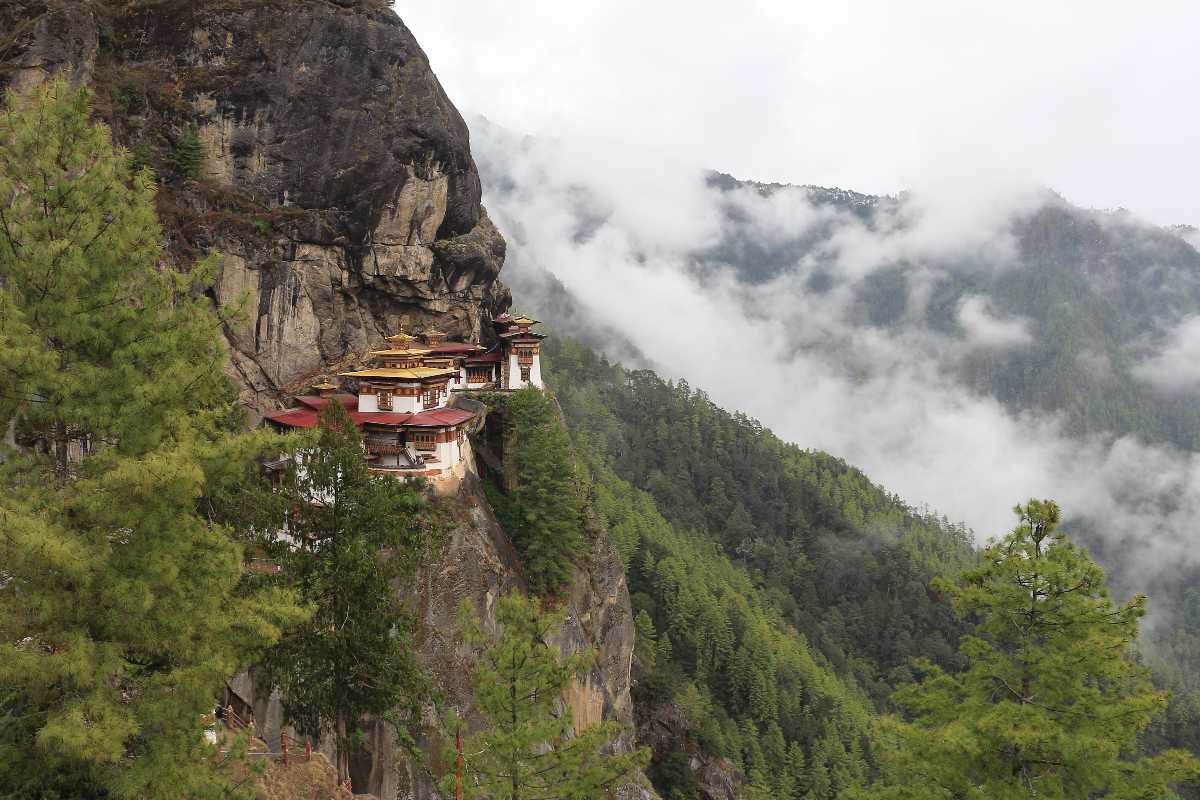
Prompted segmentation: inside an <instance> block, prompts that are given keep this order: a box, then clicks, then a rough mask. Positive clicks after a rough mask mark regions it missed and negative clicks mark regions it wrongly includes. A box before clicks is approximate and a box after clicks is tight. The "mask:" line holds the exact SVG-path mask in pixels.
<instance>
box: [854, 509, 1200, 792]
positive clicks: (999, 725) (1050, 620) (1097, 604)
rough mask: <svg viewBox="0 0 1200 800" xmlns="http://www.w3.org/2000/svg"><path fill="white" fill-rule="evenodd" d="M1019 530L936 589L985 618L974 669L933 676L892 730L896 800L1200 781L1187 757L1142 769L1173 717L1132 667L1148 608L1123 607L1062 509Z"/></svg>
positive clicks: (973, 642)
mask: <svg viewBox="0 0 1200 800" xmlns="http://www.w3.org/2000/svg"><path fill="white" fill-rule="evenodd" d="M1016 512H1017V514H1018V516H1019V517H1020V521H1019V524H1018V525H1017V527H1016V528H1015V529H1014V530H1013V532H1012V533H1011V534H1009V535H1008V536H1006V537H1005V538H1003V539H1001V540H1000V541H998V542H995V543H993V544H992V545H991V546H989V547H988V548H987V549H986V550H985V551H984V553H983V558H982V561H981V563H980V565H979V566H978V567H976V568H974V569H971V570H968V571H967V572H965V573H963V574H962V575H960V576H959V577H958V578H957V579H954V580H943V581H941V582H940V583H939V586H940V587H941V588H942V589H943V590H944V591H946V592H947V593H949V594H950V595H951V596H952V598H953V600H954V604H955V607H956V608H957V609H958V611H959V612H960V613H962V614H964V615H970V616H972V617H974V618H977V619H978V625H977V626H976V628H975V631H974V633H973V634H972V635H970V636H967V637H964V639H963V642H962V646H961V647H962V652H963V653H964V655H965V656H966V657H967V659H968V660H969V666H968V667H967V669H966V670H965V671H963V672H961V673H957V674H949V673H946V672H943V671H942V670H940V669H938V668H936V667H933V666H932V665H930V664H928V663H926V664H925V665H924V671H925V673H926V674H925V677H924V679H923V680H922V681H921V682H919V683H916V684H912V685H910V686H906V687H903V688H901V689H900V690H898V691H897V692H896V694H895V695H894V696H893V700H894V702H895V703H896V704H897V705H898V706H899V707H900V709H902V710H903V711H904V712H905V715H906V717H907V718H908V720H909V721H907V722H906V721H902V720H899V719H895V718H892V719H890V720H887V721H886V722H885V725H884V733H885V742H886V743H887V744H888V746H889V748H888V749H889V758H888V760H887V765H888V770H887V776H886V777H887V780H886V781H885V785H886V786H887V788H884V789H880V790H879V791H878V792H877V793H876V794H875V796H880V797H888V798H913V800H916V799H917V798H921V799H922V800H924V799H925V798H930V799H932V798H980V800H983V798H988V800H992V799H993V798H995V799H997V800H1006V799H1007V798H1014V800H1015V798H1031V797H1043V798H1055V799H1058V798H1061V799H1062V800H1086V799H1087V798H1099V797H1105V798H1166V797H1169V796H1170V787H1172V786H1173V785H1176V784H1179V783H1181V782H1183V781H1185V780H1190V779H1194V778H1196V777H1200V762H1197V761H1196V760H1195V759H1194V758H1193V757H1192V756H1190V755H1188V754H1186V753H1184V752H1182V751H1168V752H1165V753H1162V754H1160V755H1157V756H1154V757H1146V758H1141V759H1137V758H1135V756H1134V754H1135V753H1136V752H1137V746H1138V736H1139V734H1140V733H1141V732H1142V731H1143V730H1145V729H1146V727H1147V726H1148V725H1149V724H1150V722H1151V719H1152V718H1153V717H1154V716H1155V715H1156V714H1158V713H1159V712H1161V711H1162V710H1163V709H1164V708H1165V707H1166V697H1165V695H1163V694H1162V693H1160V692H1157V691H1155V690H1154V688H1153V687H1152V686H1151V684H1150V681H1149V679H1148V671H1147V670H1146V669H1145V668H1143V667H1142V666H1141V665H1139V664H1138V663H1137V662H1136V660H1135V659H1134V656H1133V651H1132V646H1133V643H1134V641H1135V639H1136V636H1137V626H1138V620H1139V619H1140V618H1141V617H1142V616H1143V615H1144V614H1145V610H1146V598H1145V597H1144V596H1140V595H1139V596H1137V597H1134V598H1132V599H1130V600H1129V601H1127V602H1125V603H1121V604H1116V603H1114V602H1113V600H1112V599H1111V598H1110V596H1109V593H1108V590H1107V588H1106V587H1105V584H1104V573H1103V571H1102V570H1101V569H1100V567H1099V566H1097V565H1096V564H1095V563H1094V562H1093V561H1092V560H1091V559H1090V558H1089V557H1088V554H1087V552H1086V551H1085V550H1083V549H1081V548H1079V547H1077V546H1076V545H1074V544H1073V543H1072V542H1071V541H1070V540H1069V539H1068V538H1067V537H1066V536H1065V535H1064V534H1063V533H1062V532H1061V531H1059V530H1058V529H1057V527H1058V523H1059V521H1060V519H1061V512H1060V510H1059V508H1058V506H1057V505H1056V504H1055V503H1054V502H1052V501H1048V500H1046V501H1039V500H1031V501H1030V502H1029V503H1028V504H1027V505H1025V506H1018V507H1017V508H1016Z"/></svg>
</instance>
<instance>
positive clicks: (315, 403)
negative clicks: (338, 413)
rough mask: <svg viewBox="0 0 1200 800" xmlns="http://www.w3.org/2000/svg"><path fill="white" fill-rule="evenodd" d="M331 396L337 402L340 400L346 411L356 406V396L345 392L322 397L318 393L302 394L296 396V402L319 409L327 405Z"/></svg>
mask: <svg viewBox="0 0 1200 800" xmlns="http://www.w3.org/2000/svg"><path fill="white" fill-rule="evenodd" d="M333 398H336V399H337V400H338V401H339V402H341V404H342V405H343V406H345V407H346V410H348V411H353V410H354V409H356V408H358V396H357V395H353V394H349V393H347V392H339V393H338V394H335V395H329V396H326V397H322V396H321V395H319V394H302V395H300V396H299V397H297V398H296V402H297V403H300V404H301V405H305V406H308V407H309V408H314V409H316V410H317V411H320V410H322V409H323V408H325V406H327V405H329V401H330V400H331V399H333Z"/></svg>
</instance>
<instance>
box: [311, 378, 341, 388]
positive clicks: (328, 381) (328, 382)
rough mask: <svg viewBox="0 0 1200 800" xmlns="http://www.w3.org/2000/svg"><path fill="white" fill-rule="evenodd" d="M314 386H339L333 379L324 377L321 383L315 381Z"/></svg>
mask: <svg viewBox="0 0 1200 800" xmlns="http://www.w3.org/2000/svg"><path fill="white" fill-rule="evenodd" d="M312 388H314V389H336V388H338V385H337V384H336V383H334V382H333V381H331V380H329V378H324V379H322V381H321V382H320V383H314V384H313V385H312Z"/></svg>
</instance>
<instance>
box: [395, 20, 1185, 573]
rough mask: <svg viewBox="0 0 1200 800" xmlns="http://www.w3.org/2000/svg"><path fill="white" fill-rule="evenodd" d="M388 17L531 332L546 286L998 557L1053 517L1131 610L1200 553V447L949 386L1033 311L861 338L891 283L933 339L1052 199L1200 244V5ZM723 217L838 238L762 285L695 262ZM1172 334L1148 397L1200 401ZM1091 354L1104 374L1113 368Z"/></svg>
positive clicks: (984, 305) (768, 232)
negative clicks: (898, 281)
mask: <svg viewBox="0 0 1200 800" xmlns="http://www.w3.org/2000/svg"><path fill="white" fill-rule="evenodd" d="M396 8H397V11H398V12H399V13H400V15H401V16H402V17H403V18H404V20H405V22H406V23H407V24H408V25H409V26H410V27H411V28H412V29H413V31H414V33H415V34H416V36H417V38H418V40H419V41H420V42H421V43H422V46H423V47H424V48H425V50H426V52H427V53H428V55H429V57H430V61H431V63H432V65H433V68H434V70H435V72H436V73H437V74H438V76H439V78H440V79H441V81H442V82H443V84H444V86H445V87H446V90H447V92H448V94H449V95H450V96H451V98H453V100H454V101H455V103H456V104H457V105H458V107H459V108H460V109H462V110H463V111H464V112H465V113H466V114H467V116H468V119H469V121H470V124H471V128H472V141H473V150H474V152H475V155H476V159H477V161H478V162H479V163H480V166H481V168H482V171H483V173H484V182H485V185H484V192H485V203H486V204H487V205H488V207H489V210H490V212H491V213H492V216H493V217H494V219H495V220H496V222H497V224H498V225H499V227H500V228H501V230H502V231H503V233H504V234H505V237H506V238H507V239H508V242H509V259H508V264H507V266H506V267H505V276H506V279H507V280H508V281H509V282H510V283H512V284H513V285H515V286H516V287H517V288H518V303H519V305H520V306H521V310H526V311H530V312H537V311H538V310H539V309H538V305H539V303H540V302H543V300H542V299H541V298H539V296H538V294H537V292H538V290H539V286H540V284H539V282H538V280H537V276H538V275H539V274H540V271H542V270H544V271H546V272H549V273H550V274H552V275H554V276H555V277H556V278H557V279H558V280H559V281H561V283H562V284H563V285H564V286H565V287H566V288H567V290H568V291H569V292H570V293H571V295H572V296H573V298H574V300H575V301H576V303H577V309H576V310H577V312H578V313H577V314H576V319H575V320H574V321H575V322H576V323H577V324H579V325H586V327H587V328H588V329H589V330H592V331H595V330H597V329H598V328H604V329H606V330H608V331H609V332H610V333H609V334H608V340H607V341H608V345H609V349H610V350H611V351H612V352H613V353H614V354H615V355H616V356H618V357H619V358H621V359H622V360H624V361H625V362H626V363H632V362H634V361H638V360H639V359H642V358H644V359H645V361H646V362H647V363H649V364H650V365H652V366H654V367H655V368H656V369H657V370H658V371H659V372H660V373H661V374H663V375H664V376H666V377H672V378H686V379H687V380H688V381H689V382H690V383H691V384H692V385H693V386H696V387H699V388H702V389H704V390H705V391H706V392H708V393H709V394H710V395H711V396H712V398H713V399H714V400H715V401H716V402H717V403H719V404H720V405H722V406H724V407H726V408H730V409H737V410H741V411H744V412H746V413H747V414H750V415H752V416H754V417H757V418H758V419H760V420H761V421H762V422H763V423H764V424H766V425H767V426H768V427H770V428H772V429H773V430H774V431H775V432H776V433H778V434H779V435H780V436H781V437H782V438H784V439H787V440H790V441H793V442H796V443H797V444H799V445H801V446H803V447H814V448H821V449H824V450H827V451H829V452H831V453H834V454H836V455H838V456H841V457H844V458H845V459H847V460H848V461H849V462H850V463H852V464H855V465H856V466H859V467H861V468H863V469H864V470H865V471H866V472H867V474H868V475H870V477H871V478H872V479H874V480H876V481H877V482H879V483H881V484H882V485H884V486H885V487H887V488H888V489H890V490H893V491H895V492H897V493H899V494H900V495H901V496H902V497H903V498H905V499H906V500H907V501H908V502H910V503H912V504H914V505H920V504H928V505H930V506H932V507H933V508H935V509H937V510H939V511H941V512H944V513H945V514H946V515H948V516H949V517H950V518H951V519H953V520H961V521H964V522H966V523H967V524H968V525H969V526H970V527H971V528H973V529H974V530H975V532H976V534H977V536H978V537H979V539H980V540H981V541H982V540H984V539H986V538H987V537H989V536H993V535H997V534H1001V533H1004V532H1006V531H1007V530H1009V529H1010V528H1011V526H1012V523H1013V517H1012V514H1011V511H1010V509H1011V507H1012V506H1013V504H1014V503H1017V502H1020V501H1023V500H1025V499H1027V498H1029V497H1031V496H1039V497H1053V498H1056V499H1058V500H1059V501H1060V503H1061V504H1062V505H1063V506H1064V507H1065V508H1066V510H1067V512H1068V513H1069V514H1070V515H1071V517H1072V520H1073V523H1074V524H1076V525H1086V526H1088V527H1089V528H1091V529H1093V530H1095V531H1097V532H1098V534H1099V535H1101V536H1103V537H1104V541H1105V543H1106V547H1107V548H1116V547H1120V548H1121V550H1122V553H1121V558H1122V560H1123V561H1124V562H1126V563H1127V567H1126V568H1125V569H1124V571H1123V576H1124V578H1125V582H1126V584H1127V586H1126V587H1124V588H1126V589H1128V588H1136V589H1141V590H1147V591H1151V592H1152V591H1153V587H1154V585H1155V580H1156V578H1157V577H1159V576H1161V575H1162V573H1163V570H1165V569H1169V568H1170V566H1171V565H1178V564H1182V563H1192V562H1193V560H1194V559H1195V558H1196V555H1195V551H1197V550H1200V548H1196V547H1195V544H1196V541H1197V537H1196V534H1195V527H1194V523H1193V520H1195V519H1200V464H1198V463H1197V456H1196V455H1195V454H1192V453H1184V452H1178V451H1175V450H1172V449H1170V448H1166V447H1161V446H1151V445H1147V444H1145V443H1144V442H1140V441H1138V440H1137V439H1135V438H1133V437H1120V438H1119V437H1115V436H1104V435H1097V436H1093V437H1091V438H1088V439H1086V440H1084V439H1079V438H1074V437H1071V436H1068V435H1067V434H1066V432H1065V430H1066V429H1065V425H1064V421H1063V420H1061V419H1058V418H1056V417H1055V416H1053V415H1048V414H1030V413H1025V414H1015V413H1013V412H1012V411H1010V410H1009V409H1007V408H1006V407H1004V406H1003V405H1001V404H1000V403H999V402H997V401H996V400H995V399H993V398H990V397H987V396H983V395H980V394H978V393H975V392H972V391H970V390H968V389H967V388H964V386H963V385H961V384H960V383H958V382H956V380H955V379H954V378H953V377H952V376H953V371H952V370H951V369H949V367H952V366H953V365H955V364H958V363H961V361H962V360H963V359H965V358H968V357H970V356H972V354H976V355H978V354H980V353H1004V352H1013V351H1014V349H1019V348H1020V347H1022V346H1023V345H1025V344H1027V343H1028V341H1029V340H1030V336H1031V335H1032V334H1031V329H1030V324H1029V321H1028V320H1026V319H1024V318H1022V317H1020V316H1014V315H1012V314H1011V313H1008V314H1005V313H1002V312H1001V311H1000V310H998V309H996V308H993V307H992V306H991V305H990V304H989V302H988V299H987V298H986V297H983V296H974V295H971V296H967V297H964V298H963V300H962V301H961V302H960V304H959V305H958V307H957V308H956V309H954V310H953V312H954V314H953V327H954V330H949V331H935V330H932V329H930V328H929V327H928V326H922V325H919V324H899V325H894V326H891V327H880V326H873V325H863V324H857V322H856V320H855V315H856V314H857V313H859V309H857V308H856V306H855V299H854V287H855V286H856V285H858V284H860V283H861V282H862V281H863V280H864V279H866V278H869V277H870V276H874V275H880V274H883V272H884V271H886V270H887V269H888V268H889V267H891V266H893V265H895V264H897V263H903V264H905V265H907V267H908V268H909V270H910V272H909V277H910V281H912V291H911V292H910V294H909V296H908V297H907V299H906V301H905V304H904V306H903V307H902V308H899V309H898V310H897V313H898V314H899V317H900V320H901V322H903V321H904V320H905V319H911V320H918V319H920V318H921V316H922V314H923V311H924V304H925V303H926V301H927V299H928V292H929V290H930V287H932V286H933V285H934V284H935V282H936V280H937V279H938V278H939V276H940V275H941V274H942V272H943V271H944V270H946V269H959V270H993V271H1002V270H1005V269H1010V268H1012V267H1013V265H1014V264H1015V263H1016V249H1015V243H1014V241H1013V239H1012V237H1011V235H1010V234H1009V232H1008V223H1009V221H1010V220H1011V219H1012V217H1013V216H1014V215H1016V214H1021V213H1023V212H1025V211H1029V210H1031V209H1033V208H1034V207H1036V206H1037V205H1038V204H1039V203H1043V202H1046V199H1047V196H1048V195H1047V190H1046V189H1045V188H1044V187H1053V189H1054V190H1055V191H1057V192H1061V193H1062V195H1063V196H1065V197H1066V198H1067V199H1069V200H1070V201H1072V202H1075V203H1078V204H1080V205H1082V206H1092V207H1100V208H1113V207H1118V206H1123V207H1127V208H1129V209H1132V212H1133V214H1134V215H1135V216H1136V217H1140V218H1142V219H1146V220H1150V221H1152V222H1154V223H1156V224H1163V225H1165V224H1171V223H1188V222H1191V223H1195V222H1200V209H1197V206H1196V202H1195V186H1196V185H1198V184H1200V159H1197V158H1195V142H1196V141H1200V107H1198V106H1197V105H1196V104H1195V103H1193V102H1190V101H1189V98H1192V97H1195V96H1196V95H1197V90H1198V89H1200V59H1196V58H1194V57H1193V50H1194V34H1195V31H1196V30H1197V29H1200V7H1198V6H1197V5H1196V4H1194V3H1192V2H1190V0H1150V2H1147V3H1143V4H1139V5H1137V6H1131V5H1129V4H1128V3H1119V2H1116V1H1115V0H1101V1H1100V2H1095V1H1093V2H1087V3H1083V2H1077V1H1076V0H1070V1H1069V2H1063V3H1056V4H1046V3H1041V2H1034V1H1033V0H1017V1H1016V2H1014V3H1007V4H1003V5H997V4H982V3H967V4H963V3H959V2H954V3H951V2H949V0H917V2H914V3H909V4H903V5H898V4H894V3H886V2H884V1H883V0H852V1H851V2H848V3H841V4H828V3H826V4H810V3H782V2H767V0H751V1H750V2H747V3H743V4H738V5H737V6H731V5H729V4H727V3H716V2H712V1H711V0H704V1H702V2H687V3H685V2H683V1H682V0H659V1H658V2H653V3H645V2H633V0H614V2H610V3H605V4H582V3H567V4H563V3H553V2H550V1H549V0H530V1H529V2H525V3H518V4H512V3H505V4H501V3H499V2H494V0H471V2H467V1H466V0H446V1H445V2H441V3H436V4H417V3H411V4H410V3H404V2H398V3H397V4H396ZM480 115H484V116H486V117H487V118H488V119H490V120H492V121H493V122H495V123H497V124H494V125H493V124H487V123H485V122H483V121H482V119H481V118H480ZM508 131H515V132H518V133H519V134H531V135H532V138H524V137H522V136H519V135H515V134H512V133H509V132H508ZM706 169H719V170H723V171H725V172H729V173H731V174H735V175H737V176H738V177H741V178H750V179H757V180H762V181H768V182H784V183H797V184H816V185H825V186H843V187H849V188H853V189H855V190H858V191H862V192H868V193H872V194H880V195H891V196H897V197H900V198H902V199H897V200H895V201H888V202H895V203H896V204H897V208H898V211H897V212H896V220H895V224H885V225H882V226H879V225H865V224H863V223H862V222H861V221H860V220H859V219H858V218H856V217H855V215H854V214H853V213H850V212H848V211H845V210H843V211H834V210H831V209H829V208H827V207H815V206H814V205H812V204H811V203H810V202H809V201H808V198H807V196H806V194H805V193H804V192H802V191H788V190H781V191H778V192H775V193H774V194H772V195H771V196H770V197H763V196H761V195H760V194H758V193H756V192H750V191H745V192H735V193H733V194H726V195H721V194H719V193H718V192H715V191H713V190H711V189H709V188H707V187H706V185H705V182H704V170H706ZM901 193H903V194H901ZM731 204H732V205H733V206H736V208H735V209H734V211H735V212H736V214H737V215H739V216H740V218H741V219H742V220H743V227H742V229H741V233H743V234H747V235H750V236H751V237H752V238H753V239H754V240H756V241H757V242H758V243H760V244H764V245H767V246H771V245H774V244H777V243H783V242H787V241H790V240H792V239H794V238H795V236H796V235H797V232H801V231H806V230H817V229H820V228H821V226H826V229H827V230H829V231H831V232H832V233H831V234H830V235H829V236H828V237H827V238H826V239H824V240H823V241H822V244H821V246H820V247H819V248H817V249H816V250H814V251H812V252H808V253H806V254H805V255H803V256H802V257H798V258H797V259H796V260H795V262H794V263H790V264H787V265H786V268H784V269H782V270H779V271H777V272H776V273H773V274H772V276H771V277H770V278H769V280H766V281H765V282H758V283H755V282H740V281H739V280H737V279H736V278H735V276H734V274H733V273H732V271H731V270H729V269H726V268H725V267H724V266H723V265H722V263H721V259H720V257H719V256H717V257H709V258H706V259H703V264H702V265H701V266H699V267H698V266H697V259H696V254H697V253H703V252H705V251H706V250H707V249H708V248H714V247H718V246H719V245H720V244H721V243H722V242H723V241H724V242H727V240H728V234H729V233H730V232H729V231H728V230H727V229H726V228H725V227H724V226H727V225H728V219H729V212H730V205H731ZM1179 235H1180V236H1181V237H1192V240H1193V242H1194V243H1196V242H1195V240H1196V239H1198V238H1200V234H1197V233H1196V232H1195V230H1194V229H1191V230H1181V231H1180V232H1179ZM947 264H953V265H954V266H953V267H948V266H946V265H947ZM818 284H820V285H821V286H822V287H823V288H822V289H821V290H820V291H815V290H814V289H813V287H814V286H815V285H818ZM547 302H548V301H547ZM566 322H567V324H568V327H569V324H570V321H569V320H568V321H566ZM1165 322H1166V323H1168V324H1167V325H1166V327H1164V328H1163V329H1162V330H1159V331H1157V332H1156V333H1155V334H1154V336H1153V337H1152V338H1153V341H1148V342H1147V350H1148V352H1149V353H1150V356H1149V358H1148V360H1147V361H1146V363H1145V364H1144V365H1143V366H1142V368H1141V369H1140V370H1139V371H1138V373H1137V374H1138V377H1139V378H1140V379H1141V380H1142V381H1144V382H1145V385H1146V387H1147V390H1148V391H1155V392H1180V391H1187V390H1194V389H1195V388H1196V387H1197V386H1200V370H1198V369H1197V367H1196V366H1195V365H1196V364H1197V363H1200V358H1197V356H1198V355H1200V321H1197V320H1188V319H1183V320H1180V319H1172V320H1166V321H1165ZM568 332H569V331H568ZM626 342H631V343H632V344H633V345H634V348H630V347H628V346H626ZM1080 359H1081V366H1083V367H1084V368H1086V369H1088V370H1093V371H1103V370H1106V369H1108V368H1109V365H1108V363H1107V361H1106V359H1105V356H1103V355H1102V354H1099V353H1096V354H1088V353H1083V354H1082V355H1081V356H1080Z"/></svg>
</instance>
